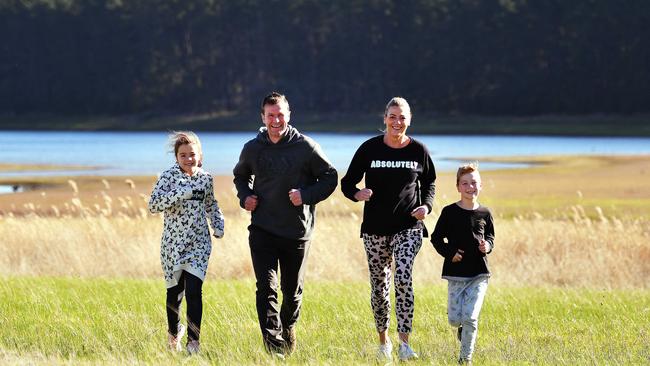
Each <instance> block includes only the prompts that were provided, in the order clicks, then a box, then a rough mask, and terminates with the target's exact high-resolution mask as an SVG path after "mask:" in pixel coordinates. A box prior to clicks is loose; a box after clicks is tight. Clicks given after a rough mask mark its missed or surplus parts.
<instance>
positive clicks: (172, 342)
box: [167, 323, 185, 352]
mask: <svg viewBox="0 0 650 366" xmlns="http://www.w3.org/2000/svg"><path fill="white" fill-rule="evenodd" d="M184 334H185V326H184V325H183V324H180V323H179V324H178V330H177V331H176V337H174V336H173V335H171V334H169V333H167V346H168V347H169V350H170V351H172V352H182V351H183V346H182V345H181V338H183V335H184Z"/></svg>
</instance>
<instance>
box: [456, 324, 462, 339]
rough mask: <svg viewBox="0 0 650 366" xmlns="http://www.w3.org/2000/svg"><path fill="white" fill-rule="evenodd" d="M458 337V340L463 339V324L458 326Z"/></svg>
mask: <svg viewBox="0 0 650 366" xmlns="http://www.w3.org/2000/svg"><path fill="white" fill-rule="evenodd" d="M456 338H458V342H462V341H463V326H462V325H461V326H459V327H458V332H457V333H456Z"/></svg>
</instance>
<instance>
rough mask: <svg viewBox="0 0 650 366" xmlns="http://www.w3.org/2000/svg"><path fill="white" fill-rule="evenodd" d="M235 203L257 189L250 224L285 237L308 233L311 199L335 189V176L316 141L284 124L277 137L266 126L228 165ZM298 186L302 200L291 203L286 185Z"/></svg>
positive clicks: (305, 236) (312, 207)
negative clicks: (234, 162) (284, 131)
mask: <svg viewBox="0 0 650 366" xmlns="http://www.w3.org/2000/svg"><path fill="white" fill-rule="evenodd" d="M233 174H234V176H235V179H234V183H235V187H236V188H237V197H239V205H240V206H241V207H242V208H243V207H244V201H245V200H246V197H248V196H250V195H253V194H254V195H257V200H258V203H257V208H256V209H255V210H254V211H253V212H252V214H251V225H254V226H257V227H259V228H261V229H263V230H266V231H268V232H270V233H272V234H275V235H277V236H280V237H283V238H288V239H301V240H302V239H309V238H310V237H311V233H312V230H313V228H314V215H315V210H316V203H318V202H320V201H322V200H324V199H326V198H327V197H329V195H330V194H332V192H333V191H334V189H336V184H337V182H338V176H337V173H336V169H334V167H333V166H332V164H330V162H329V161H328V159H327V157H326V156H325V154H324V153H323V152H322V150H321V148H320V146H319V145H318V144H317V143H316V142H314V140H312V139H311V138H309V137H307V136H305V135H302V134H301V133H300V132H298V130H296V129H295V128H293V127H291V126H289V130H288V131H287V134H286V135H285V136H283V137H282V138H281V139H280V141H278V142H277V143H275V144H274V143H273V142H271V140H270V139H269V136H268V132H267V130H266V127H262V128H261V129H260V131H259V133H258V134H257V137H256V138H254V139H252V140H250V141H248V142H247V143H246V144H245V145H244V148H243V149H242V152H241V155H240V156H239V162H238V163H237V165H236V166H235V168H234V169H233ZM292 188H297V189H299V190H300V195H301V197H302V202H303V205H302V206H301V207H296V206H294V205H293V204H292V203H291V201H290V200H289V190H290V189H292Z"/></svg>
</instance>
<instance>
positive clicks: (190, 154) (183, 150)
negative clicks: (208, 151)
mask: <svg viewBox="0 0 650 366" xmlns="http://www.w3.org/2000/svg"><path fill="white" fill-rule="evenodd" d="M200 160H201V152H200V151H199V149H198V147H197V146H196V145H195V144H184V145H181V146H179V147H178V152H177V153H176V161H177V162H178V165H180V166H181V169H183V171H184V172H185V173H187V174H189V175H194V173H196V171H197V170H198V167H199V161H200Z"/></svg>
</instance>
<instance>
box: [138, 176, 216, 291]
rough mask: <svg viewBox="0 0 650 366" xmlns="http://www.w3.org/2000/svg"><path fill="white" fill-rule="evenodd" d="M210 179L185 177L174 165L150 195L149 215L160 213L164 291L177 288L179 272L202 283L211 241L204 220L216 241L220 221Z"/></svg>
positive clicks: (206, 177) (205, 177)
mask: <svg viewBox="0 0 650 366" xmlns="http://www.w3.org/2000/svg"><path fill="white" fill-rule="evenodd" d="M213 184H214V183H213V179H212V176H211V175H210V174H209V173H207V172H206V171H204V170H203V169H200V168H199V170H198V171H197V172H196V173H195V174H194V175H193V176H189V175H187V174H185V173H184V172H183V170H182V169H181V167H180V166H179V165H178V164H175V165H174V166H173V167H171V168H170V169H167V170H166V171H164V172H163V173H162V174H161V175H160V178H159V179H158V182H156V186H155V187H154V189H153V192H152V193H151V199H150V200H149V211H151V213H158V212H164V217H165V219H164V221H165V224H164V228H163V234H162V243H161V246H160V261H161V264H162V269H163V272H164V274H165V282H166V285H167V288H170V287H174V286H176V285H177V284H178V279H179V277H180V274H181V272H182V271H183V270H184V271H186V272H189V273H191V274H193V275H195V276H196V277H198V278H200V279H201V280H202V281H203V280H204V279H205V274H206V272H207V269H208V259H209V258H210V252H211V251H212V241H211V238H210V230H209V229H208V222H207V220H206V217H208V218H209V219H210V224H211V226H212V230H213V232H214V236H216V237H217V238H221V237H223V233H224V231H223V230H224V218H223V214H222V213H221V210H220V209H219V205H218V204H217V200H216V199H215V198H214V190H213Z"/></svg>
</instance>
